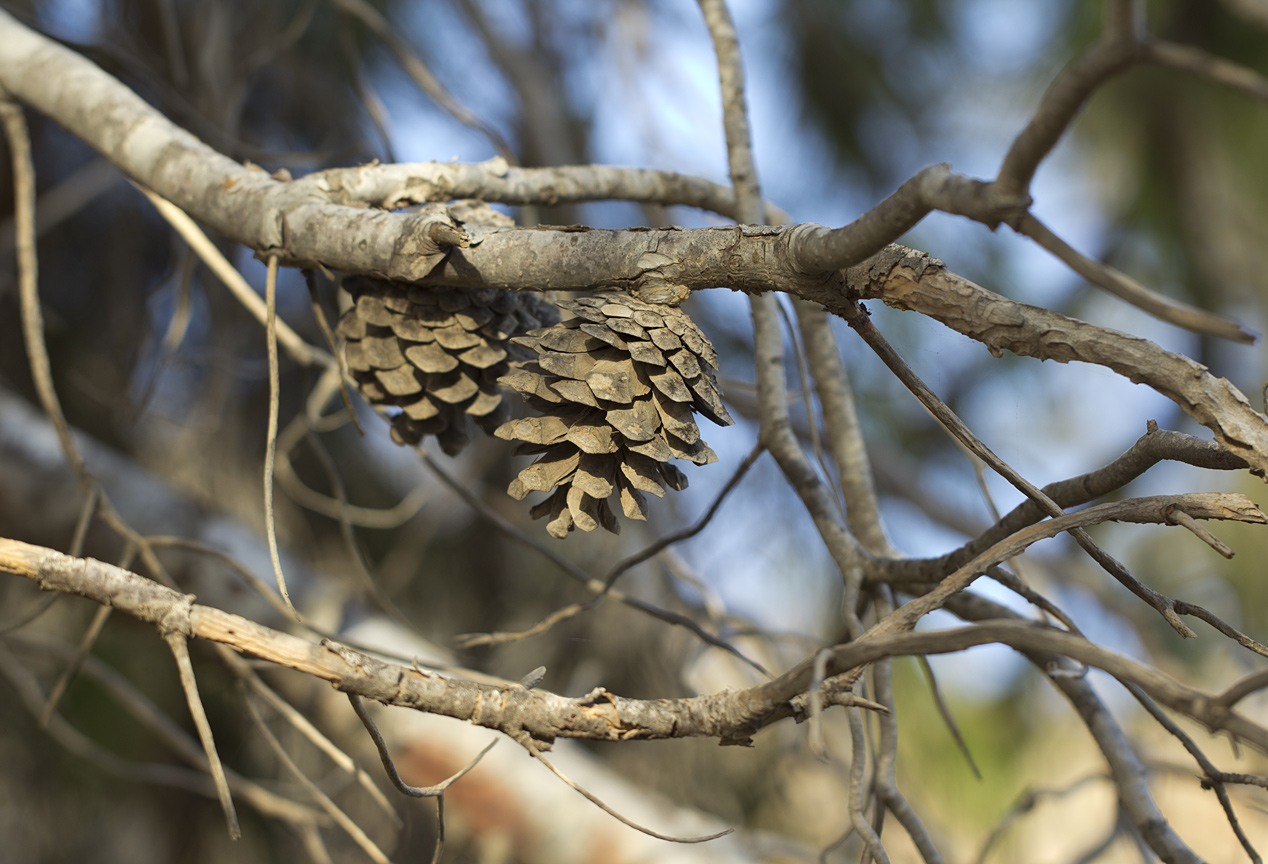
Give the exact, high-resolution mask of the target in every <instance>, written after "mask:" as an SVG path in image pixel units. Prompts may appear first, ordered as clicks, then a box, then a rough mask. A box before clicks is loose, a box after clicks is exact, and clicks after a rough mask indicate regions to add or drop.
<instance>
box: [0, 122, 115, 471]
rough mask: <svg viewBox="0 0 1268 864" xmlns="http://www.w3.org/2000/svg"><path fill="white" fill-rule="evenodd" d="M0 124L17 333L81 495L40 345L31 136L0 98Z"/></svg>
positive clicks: (75, 452) (75, 454)
mask: <svg viewBox="0 0 1268 864" xmlns="http://www.w3.org/2000/svg"><path fill="white" fill-rule="evenodd" d="M0 125H3V127H4V134H5V137H6V138H7V139H8V140H9V155H10V158H11V159H12V164H13V224H14V242H15V244H16V246H17V258H18V297H19V301H20V303H21V311H22V335H23V338H24V339H25V341H26V357H27V362H28V363H29V364H30V366H31V378H32V381H33V383H34V384H35V393H36V396H37V397H38V398H39V400H40V407H41V408H43V409H44V414H45V415H46V416H47V417H48V419H49V422H50V423H52V424H53V428H54V430H56V432H57V438H58V440H59V441H61V444H62V452H63V453H64V454H65V455H66V461H67V462H68V463H69V464H70V467H71V470H72V471H74V472H75V476H76V477H77V478H78V479H79V483H80V485H81V486H82V487H83V488H84V491H85V493H86V494H87V493H88V490H89V489H91V488H92V486H93V482H92V480H91V478H90V477H89V476H88V471H87V469H86V468H85V466H84V459H83V457H82V456H81V455H80V454H79V449H78V448H77V447H76V446H75V442H74V440H73V439H72V438H71V434H70V426H69V425H68V424H67V422H66V415H65V414H63V413H62V405H61V402H60V401H59V400H58V398H57V390H56V389H55V388H54V387H53V372H52V362H51V361H50V360H49V356H48V346H47V345H45V343H44V316H43V313H42V312H41V309H40V295H39V258H38V256H37V254H36V248H35V163H34V162H33V161H32V159H31V137H30V134H29V133H28V132H27V127H26V119H25V118H24V117H23V115H22V109H21V108H20V107H19V106H18V105H17V103H15V102H11V101H9V100H8V99H5V98H3V97H0Z"/></svg>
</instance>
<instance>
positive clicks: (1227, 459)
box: [886, 421, 1246, 587]
mask: <svg viewBox="0 0 1268 864" xmlns="http://www.w3.org/2000/svg"><path fill="white" fill-rule="evenodd" d="M1164 460H1171V461H1178V462H1183V463H1184V464H1186V465H1193V466H1195V467H1199V468H1206V469H1209V470H1217V471H1218V470H1223V471H1232V470H1238V469H1244V468H1245V467H1246V462H1245V461H1244V460H1242V459H1241V458H1239V457H1237V456H1235V455H1234V454H1232V453H1230V452H1228V451H1227V450H1225V449H1224V448H1222V447H1220V446H1219V445H1218V444H1213V443H1211V442H1210V441H1203V440H1201V439H1199V438H1195V437H1194V436H1192V435H1187V434H1185V433H1183V432H1172V431H1162V430H1159V429H1158V427H1157V424H1155V423H1154V422H1153V421H1150V422H1149V429H1148V431H1147V432H1146V433H1145V434H1144V435H1142V436H1141V437H1140V438H1138V439H1136V442H1135V443H1134V444H1132V446H1131V447H1129V448H1128V449H1127V450H1126V452H1124V453H1123V454H1122V455H1121V456H1119V457H1118V458H1116V459H1114V460H1113V461H1112V462H1110V463H1108V464H1106V465H1104V466H1102V467H1100V468H1097V469H1095V470H1093V471H1089V472H1087V473H1085V474H1079V475H1077V476H1075V477H1070V478H1068V479H1065V480H1058V481H1056V482H1054V483H1049V484H1048V485H1047V486H1044V487H1043V492H1044V494H1045V495H1047V496H1048V497H1050V498H1052V500H1053V501H1056V502H1057V504H1059V505H1060V506H1061V507H1063V508H1069V507H1077V506H1079V505H1081V504H1086V503H1088V502H1089V501H1094V500H1096V499H1097V498H1102V497H1104V496H1106V495H1108V494H1110V493H1112V492H1115V491H1117V490H1119V489H1122V488H1123V487H1125V486H1126V485H1127V484H1129V483H1131V482H1132V481H1133V480H1135V479H1136V478H1138V477H1140V476H1141V475H1142V474H1144V473H1145V472H1146V471H1148V470H1149V469H1150V468H1152V467H1153V466H1154V465H1156V464H1158V463H1159V462H1161V461H1164ZM1043 518H1044V512H1043V510H1042V509H1041V507H1040V505H1039V504H1038V503H1037V502H1035V501H1033V500H1030V499H1027V500H1025V501H1023V502H1022V503H1020V504H1018V505H1017V506H1016V507H1014V508H1013V509H1012V510H1011V511H1009V513H1008V514H1007V515H1005V516H1004V517H1003V518H1002V519H1000V520H999V521H998V522H996V523H995V524H994V525H992V526H991V527H990V528H988V529H987V530H985V531H983V532H981V533H980V534H978V535H977V536H976V537H974V538H973V539H972V540H970V541H969V542H968V543H965V544H964V545H963V546H961V547H960V548H959V549H955V550H953V551H951V552H949V553H947V554H945V555H942V556H940V557H938V558H933V559H902V560H899V561H891V562H887V564H886V567H887V569H888V570H889V571H890V572H889V575H890V576H891V581H892V582H893V583H901V582H903V581H906V580H907V577H908V575H911V576H916V575H917V573H919V572H923V573H925V574H926V575H925V577H924V580H925V581H932V578H933V577H935V576H940V575H941V574H942V573H945V572H946V570H947V568H948V567H958V566H960V565H961V564H963V563H964V562H965V561H967V560H968V559H969V558H972V557H973V556H974V555H976V554H978V553H980V552H981V551H982V550H983V549H987V548H989V547H991V546H992V545H994V544H995V543H998V542H999V541H1000V540H1002V539H1004V538H1005V537H1007V536H1009V535H1010V534H1013V533H1015V532H1017V531H1019V530H1021V529H1022V528H1024V527H1026V526H1027V525H1033V524H1034V523H1035V522H1038V521H1039V520H1040V519H1043ZM1169 521H1173V520H1169ZM908 567H910V568H912V570H914V571H917V572H916V573H907V572H906V568H908ZM926 568H927V569H926ZM899 570H903V571H904V572H901V573H900V572H898V571H899ZM918 581H919V580H918ZM1001 584H1008V583H1001ZM1010 587H1011V586H1010Z"/></svg>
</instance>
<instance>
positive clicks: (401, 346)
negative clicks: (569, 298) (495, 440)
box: [338, 276, 558, 456]
mask: <svg viewBox="0 0 1268 864" xmlns="http://www.w3.org/2000/svg"><path fill="white" fill-rule="evenodd" d="M343 287H344V289H345V290H347V291H348V292H349V293H350V294H352V296H353V298H354V299H355V303H354V304H353V306H352V307H351V308H349V309H348V310H347V311H346V312H345V313H344V314H343V316H342V317H341V318H340V319H339V326H338V333H339V335H340V336H341V337H343V339H344V340H346V341H345V344H344V349H343V350H344V358H345V359H346V361H347V364H348V370H349V371H350V372H351V374H352V377H353V379H355V381H356V382H357V389H358V390H360V391H361V395H362V396H364V397H365V399H366V401H368V402H369V403H370V404H371V405H373V406H374V407H375V408H376V409H378V410H379V411H380V412H381V413H383V414H385V415H387V416H390V418H391V422H392V439H393V440H394V441H396V442H397V443H398V444H404V445H407V446H417V445H418V444H419V443H420V442H421V441H422V439H423V437H424V436H427V435H434V436H436V440H437V441H438V442H439V444H440V446H441V448H442V449H443V450H444V451H445V452H446V453H448V454H449V455H451V456H452V455H454V454H456V453H458V452H460V451H461V450H462V448H463V447H465V446H466V445H467V443H468V442H469V441H470V440H471V436H470V423H469V421H468V419H467V418H471V419H472V420H474V421H475V422H476V424H477V425H479V426H480V427H481V428H482V429H484V431H485V432H490V433H491V432H492V431H493V430H494V429H495V428H496V427H497V426H498V424H500V423H502V422H503V421H504V420H506V418H507V416H509V411H508V409H507V405H506V401H505V400H504V399H503V398H502V391H501V388H500V387H499V386H498V378H499V377H500V376H502V375H504V374H506V372H507V371H508V369H509V368H510V361H511V360H513V359H520V358H522V357H524V356H527V352H525V351H524V349H522V348H520V347H518V346H516V345H513V344H511V342H510V339H511V337H513V336H515V335H517V334H521V333H524V332H526V331H529V330H532V329H534V328H537V327H540V326H541V325H542V324H543V323H550V322H553V321H555V320H558V315H557V314H556V313H555V310H554V309H553V308H551V307H550V306H548V305H546V304H545V303H544V302H543V301H542V300H541V299H540V298H539V297H538V296H537V295H536V294H534V293H532V292H518V291H494V290H489V289H467V288H449V287H435V288H433V287H424V286H421V285H408V284H402V283H395V282H384V281H382V280H379V279H371V278H368V277H364V276H353V277H349V278H347V279H345V280H344V283H343Z"/></svg>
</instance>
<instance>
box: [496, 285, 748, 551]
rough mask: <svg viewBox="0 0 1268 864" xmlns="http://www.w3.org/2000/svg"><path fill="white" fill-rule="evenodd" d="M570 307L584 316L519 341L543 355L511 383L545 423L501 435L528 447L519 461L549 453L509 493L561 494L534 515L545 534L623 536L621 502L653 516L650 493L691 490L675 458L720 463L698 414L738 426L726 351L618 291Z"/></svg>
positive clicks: (510, 428)
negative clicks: (615, 506) (723, 378)
mask: <svg viewBox="0 0 1268 864" xmlns="http://www.w3.org/2000/svg"><path fill="white" fill-rule="evenodd" d="M559 305H560V306H562V307H563V308H564V309H566V310H568V311H569V312H571V313H573V315H575V316H576V317H575V318H572V319H570V320H568V321H566V322H564V323H562V324H556V325H554V326H552V327H548V328H545V329H541V330H534V331H533V332H531V333H529V334H528V335H527V336H524V337H520V338H517V339H514V340H513V341H514V342H517V343H519V344H520V345H524V346H526V347H528V348H531V349H532V350H533V351H535V352H536V353H537V357H536V359H535V360H533V361H530V362H527V363H522V364H520V363H517V364H515V365H516V366H517V367H518V368H516V369H515V370H514V371H512V372H511V373H510V374H508V375H506V376H504V377H503V378H502V383H503V384H505V385H507V386H508V387H511V388H513V389H515V390H516V391H518V392H519V393H520V394H522V395H523V396H524V398H525V400H526V401H527V402H528V404H529V406H530V407H531V408H533V409H534V410H535V411H537V412H539V413H540V414H541V415H542V416H540V417H528V418H525V419H522V420H513V421H511V422H509V423H505V424H503V425H502V426H500V427H499V428H498V429H497V430H496V431H495V432H494V434H495V435H497V436H498V437H499V438H505V439H508V440H516V441H520V442H522V443H521V444H520V447H519V451H518V452H521V453H538V454H541V455H540V458H539V459H538V460H537V461H536V462H535V463H533V464H532V465H530V466H529V467H528V468H525V469H524V470H523V471H521V472H520V473H519V476H518V477H517V478H516V479H515V480H513V481H512V482H511V485H510V487H509V488H508V489H507V492H508V493H509V494H510V495H511V497H512V498H515V499H516V500H520V499H523V498H524V497H525V496H526V495H527V494H528V493H529V492H547V491H550V490H551V489H554V490H555V492H554V494H552V495H551V496H550V497H549V498H547V499H546V500H545V501H543V502H541V503H540V504H538V505H536V506H535V507H533V508H532V510H530V511H529V512H530V515H531V516H532V517H533V518H534V519H538V518H541V517H543V516H546V515H549V516H550V517H551V519H550V522H549V523H548V524H547V526H546V530H547V531H548V532H549V533H550V534H551V536H553V537H559V538H562V537H565V536H566V535H567V534H568V532H569V531H571V530H573V528H580V529H581V530H583V531H593V530H594V529H595V528H596V527H598V526H600V525H602V526H603V527H604V528H605V529H607V530H608V531H611V532H612V533H614V534H616V533H620V524H619V523H618V522H617V519H616V516H615V514H614V513H613V512H612V509H611V507H610V506H609V504H608V498H609V497H610V496H612V495H616V496H618V498H619V501H620V506H621V510H622V512H624V513H625V515H626V516H627V517H629V518H631V519H639V520H642V519H646V518H647V499H646V498H645V497H644V493H650V494H652V495H655V496H656V497H658V498H659V497H662V496H663V495H664V494H665V490H664V487H665V486H666V485H668V486H669V487H671V488H673V489H679V490H681V489H684V488H686V486H687V478H686V477H685V476H684V475H683V473H682V472H681V471H679V470H678V468H677V467H675V466H674V465H672V464H670V459H673V458H675V457H676V458H679V459H686V460H688V461H691V462H694V463H696V464H697V465H705V464H708V463H710V462H714V461H716V460H717V456H716V454H714V452H713V450H711V449H710V448H709V445H708V444H706V443H705V442H704V440H703V439H701V437H700V430H699V429H698V428H697V427H696V422H695V416H694V412H699V413H701V414H703V415H704V416H706V417H708V418H709V419H710V420H712V421H713V422H714V423H717V424H718V425H722V426H729V425H731V424H732V423H733V422H734V421H733V420H732V419H731V416H730V415H729V414H727V411H726V408H725V406H723V404H722V398H721V394H720V393H719V392H718V386H717V382H716V380H715V378H714V374H713V373H714V370H715V369H716V368H717V353H716V352H715V351H714V350H713V346H712V345H711V344H710V343H709V340H708V338H707V337H705V335H704V334H703V333H701V332H700V329H699V328H698V327H696V325H695V323H694V322H693V321H692V320H691V319H690V318H688V317H687V315H686V313H684V312H682V311H680V310H679V309H677V308H674V307H670V306H656V305H652V304H650V303H644V302H643V301H641V300H637V299H635V298H633V297H630V296H629V295H627V294H624V293H622V292H619V291H605V292H600V293H597V294H595V295H592V296H589V297H581V298H578V299H577V300H571V301H563V302H561V303H560V304H559Z"/></svg>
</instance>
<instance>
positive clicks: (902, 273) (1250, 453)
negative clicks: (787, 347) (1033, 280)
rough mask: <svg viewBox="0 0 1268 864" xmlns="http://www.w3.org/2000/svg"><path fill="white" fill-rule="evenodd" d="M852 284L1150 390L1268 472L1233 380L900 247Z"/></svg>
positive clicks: (988, 340)
mask: <svg viewBox="0 0 1268 864" xmlns="http://www.w3.org/2000/svg"><path fill="white" fill-rule="evenodd" d="M846 282H847V284H848V286H849V288H850V290H851V291H852V292H856V293H857V296H859V297H862V298H864V299H867V298H874V299H880V300H882V301H884V303H885V304H886V305H887V306H893V307H894V308H896V309H905V310H908V311H912V312H919V313H921V314H922V315H928V316H929V317H931V318H934V319H936V320H938V321H941V322H942V323H943V324H945V325H947V326H948V327H950V328H951V329H952V330H955V331H957V332H959V333H962V334H964V335H965V336H968V337H969V338H970V339H976V340H977V341H978V342H981V343H982V344H984V345H985V346H986V347H987V348H989V349H990V350H991V352H992V353H993V354H996V356H998V355H999V354H1000V353H1001V352H1003V351H1011V352H1012V353H1014V354H1017V355H1019V356H1023V357H1037V358H1039V359H1040V360H1055V361H1056V362H1058V363H1069V362H1071V361H1078V362H1081V363H1092V364H1095V365H1097V366H1104V367H1106V368H1107V369H1111V370H1113V371H1114V372H1117V373H1118V374H1119V375H1122V376H1123V377H1125V378H1127V379H1128V380H1130V381H1132V382H1134V383H1137V384H1147V385H1149V386H1150V387H1152V388H1153V389H1154V390H1156V391H1158V392H1159V393H1161V394H1162V395H1163V396H1166V397H1167V398H1168V399H1170V400H1171V401H1172V402H1174V403H1175V404H1176V405H1178V406H1179V407H1180V408H1181V410H1183V411H1184V412H1185V413H1186V414H1188V415H1189V416H1190V417H1192V418H1193V419H1194V420H1196V421H1197V422H1199V423H1201V424H1202V425H1203V426H1205V427H1207V428H1208V429H1210V430H1211V431H1212V432H1214V433H1215V440H1216V441H1218V442H1219V443H1220V444H1222V445H1224V447H1225V448H1227V449H1228V450H1229V451H1230V452H1232V453H1233V454H1235V455H1236V456H1237V457H1238V458H1241V459H1244V460H1246V462H1247V464H1248V465H1249V466H1250V470H1251V473H1253V474H1256V475H1258V476H1260V477H1263V476H1265V474H1268V417H1265V416H1264V415H1263V414H1261V413H1259V412H1258V411H1256V410H1254V409H1253V408H1251V406H1250V403H1249V402H1248V401H1247V399H1246V397H1245V396H1244V395H1243V394H1242V393H1241V392H1240V391H1238V390H1237V388H1235V387H1234V386H1233V385H1232V384H1230V383H1229V381H1228V380H1227V379H1225V378H1217V377H1215V376H1214V375H1212V374H1211V372H1210V370H1208V369H1207V367H1206V366H1203V365H1202V364H1201V363H1198V362H1196V361H1194V360H1191V359H1189V358H1188V357H1185V356H1184V355H1182V354H1174V353H1172V352H1170V351H1165V350H1163V349H1162V348H1161V347H1159V346H1158V345H1156V344H1154V343H1153V342H1150V341H1149V340H1148V339H1141V338H1140V337H1138V336H1131V335H1129V334H1127V333H1122V332H1120V331H1117V330H1110V329H1109V328H1107V327H1098V326H1096V325H1095V324H1088V323H1086V322H1084V321H1079V320H1077V319H1074V318H1068V317H1066V316H1065V315H1061V314H1060V313H1057V312H1052V311H1050V310H1048V309H1042V308H1039V307H1037V306H1030V305H1027V304H1025V303H1018V302H1016V301H1014V300H1009V299H1008V298H1006V297H1001V296H1000V295H998V294H995V293H994V292H991V291H988V290H986V289H985V288H982V287H981V286H980V285H975V284H974V283H973V282H970V281H969V280H967V279H965V278H963V277H961V276H957V275H955V274H954V273H951V272H949V271H948V270H947V269H946V266H945V265H944V264H943V263H942V262H941V261H938V260H937V259H934V258H930V257H929V256H927V255H925V254H924V253H920V252H913V251H911V250H909V249H904V248H902V247H900V246H891V247H890V248H889V249H888V250H886V251H885V252H884V253H882V254H880V255H878V256H876V257H875V258H874V259H872V260H871V261H869V262H868V263H867V264H864V265H861V266H859V267H856V268H853V269H851V270H850V271H849V272H848V273H847V274H846ZM826 293H827V292H824V294H826ZM821 296H822V295H821ZM815 299H819V298H818V297H816V298H815ZM819 302H823V300H819ZM825 305H827V304H825ZM830 308H832V307H830Z"/></svg>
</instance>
